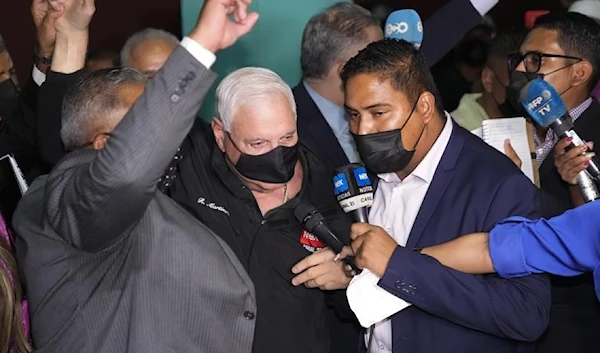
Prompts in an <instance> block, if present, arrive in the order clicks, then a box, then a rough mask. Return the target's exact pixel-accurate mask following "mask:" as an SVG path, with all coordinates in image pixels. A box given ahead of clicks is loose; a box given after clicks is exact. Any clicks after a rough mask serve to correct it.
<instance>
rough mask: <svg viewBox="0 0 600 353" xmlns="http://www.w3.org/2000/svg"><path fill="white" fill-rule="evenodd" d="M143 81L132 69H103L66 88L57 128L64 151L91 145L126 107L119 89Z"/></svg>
mask: <svg viewBox="0 0 600 353" xmlns="http://www.w3.org/2000/svg"><path fill="white" fill-rule="evenodd" d="M146 82H147V79H146V77H145V76H144V75H143V74H142V73H140V72H139V71H137V70H134V69H128V68H123V69H103V70H98V71H94V72H92V73H90V74H88V75H87V76H85V78H83V79H82V80H81V81H79V82H78V83H77V84H76V85H75V86H73V87H72V88H71V89H69V91H68V92H67V94H66V95H65V98H64V100H63V107H62V120H61V124H62V127H61V129H60V138H61V139H62V142H63V145H64V146H65V148H66V149H67V150H68V151H72V150H76V149H79V148H81V147H82V146H85V145H86V144H88V143H89V142H91V140H92V139H93V138H94V136H92V134H94V133H96V131H97V130H98V129H99V128H106V129H108V128H109V126H110V119H111V118H112V117H111V115H112V113H113V112H114V111H115V110H117V109H119V108H123V107H125V104H126V103H125V102H124V101H123V99H122V98H121V97H120V89H121V88H122V87H123V86H125V85H130V84H146ZM105 126H106V127H105ZM106 132H110V131H106Z"/></svg>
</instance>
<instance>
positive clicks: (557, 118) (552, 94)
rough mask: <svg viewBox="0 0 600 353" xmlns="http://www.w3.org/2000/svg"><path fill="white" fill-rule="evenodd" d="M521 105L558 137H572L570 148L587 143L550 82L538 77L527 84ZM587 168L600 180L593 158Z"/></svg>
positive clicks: (599, 170)
mask: <svg viewBox="0 0 600 353" xmlns="http://www.w3.org/2000/svg"><path fill="white" fill-rule="evenodd" d="M521 105H523V108H525V111H526V112H527V114H529V116H530V117H531V118H532V119H533V120H534V121H535V122H536V123H537V124H539V125H540V126H543V127H548V126H549V127H551V128H552V130H553V131H554V133H555V134H556V136H558V138H560V139H563V138H565V137H571V138H572V139H573V140H572V141H573V142H572V145H571V146H570V148H571V147H579V146H583V145H585V141H583V140H582V139H581V138H580V137H579V135H577V132H575V130H573V119H571V116H570V115H569V112H568V111H567V108H566V107H565V104H564V103H563V101H562V99H561V98H560V94H558V92H556V90H555V89H554V87H552V85H550V84H549V83H548V82H546V81H544V80H541V79H539V78H538V79H535V80H533V81H531V82H529V83H528V84H527V85H525V87H523V89H522V90H521ZM586 170H587V172H588V173H590V175H591V176H592V178H594V179H596V180H599V181H600V169H599V168H598V163H597V162H596V161H595V160H594V159H593V158H592V159H591V160H590V164H589V166H588V167H587V169H586Z"/></svg>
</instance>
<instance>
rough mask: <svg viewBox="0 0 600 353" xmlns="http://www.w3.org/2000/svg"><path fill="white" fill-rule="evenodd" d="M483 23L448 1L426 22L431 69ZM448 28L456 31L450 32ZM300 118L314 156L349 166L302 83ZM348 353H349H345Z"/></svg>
mask: <svg viewBox="0 0 600 353" xmlns="http://www.w3.org/2000/svg"><path fill="white" fill-rule="evenodd" d="M480 22H481V15H480V14H479V12H477V10H476V9H475V7H473V4H472V3H471V1H470V0H452V1H449V2H447V3H446V4H445V5H444V6H442V7H441V8H440V9H439V10H437V11H436V12H435V13H434V14H433V15H431V16H429V17H428V18H427V20H425V22H424V23H423V27H424V28H425V31H424V37H423V44H422V45H421V48H420V51H421V53H422V54H423V56H424V57H425V60H426V61H427V64H428V65H429V67H430V68H431V67H432V66H433V65H435V64H436V63H437V62H438V61H439V60H440V59H441V58H442V57H444V55H446V54H447V53H449V52H450V51H451V50H452V48H454V46H455V45H456V44H458V43H459V42H460V41H461V40H462V38H463V37H464V36H465V34H467V32H469V30H471V28H473V27H474V26H475V25H477V24H478V23H480ZM448 28H452V30H451V31H448ZM293 93H294V99H295V100H296V106H297V116H298V137H299V138H300V141H301V142H302V143H303V144H304V145H305V146H306V147H307V148H309V149H310V150H311V151H312V152H313V153H315V154H317V155H318V156H321V157H323V158H325V160H324V162H326V163H328V164H330V165H331V166H332V167H334V168H337V167H340V166H343V165H346V164H348V163H349V162H348V158H347V157H346V155H345V154H344V150H343V149H342V146H340V144H339V142H338V140H337V138H336V137H335V135H334V133H333V131H332V130H331V128H330V127H329V124H327V121H326V120H325V118H324V117H323V114H321V111H320V110H319V108H318V107H317V105H316V104H315V102H314V101H313V100H312V98H311V97H310V95H309V94H308V92H307V91H306V88H304V85H303V84H302V81H300V83H298V85H297V86H296V87H295V88H294V89H293ZM341 352H344V353H347V351H345V350H344V351H341Z"/></svg>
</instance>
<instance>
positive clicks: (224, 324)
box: [14, 0, 258, 353]
mask: <svg viewBox="0 0 600 353" xmlns="http://www.w3.org/2000/svg"><path fill="white" fill-rule="evenodd" d="M249 3H250V0H235V1H232V0H208V1H206V2H205V4H204V8H203V9H202V13H201V15H200V19H199V20H198V24H197V26H196V27H195V28H194V29H193V30H192V32H191V33H190V34H189V36H188V37H185V38H184V39H183V40H182V42H181V45H180V47H179V48H177V49H176V50H175V52H174V53H173V55H172V56H171V57H170V59H169V60H168V61H167V63H166V64H165V65H164V67H163V68H162V70H160V71H159V72H158V73H157V74H156V76H155V79H154V80H152V81H151V82H149V83H146V79H145V77H144V76H143V75H142V74H140V73H139V72H137V71H135V70H132V69H107V70H100V71H97V72H94V73H92V74H90V75H89V76H87V77H86V78H85V79H83V80H82V81H80V82H79V83H77V85H75V87H73V88H72V89H71V90H70V91H69V92H68V93H67V94H66V96H65V99H64V103H63V107H62V126H61V132H60V134H61V139H62V143H63V144H64V146H65V147H66V148H67V149H68V150H70V151H71V152H70V153H69V154H67V156H66V157H64V158H63V159H62V160H61V161H60V162H59V163H58V164H57V165H56V166H55V167H54V169H53V170H52V171H51V172H50V174H49V175H47V176H43V177H40V178H38V179H37V180H36V181H35V182H34V183H33V184H32V185H31V188H30V190H29V192H28V193H27V195H26V196H25V197H24V198H23V199H22V201H21V203H20V204H19V207H18V209H17V211H16V213H15V217H14V222H15V223H14V224H15V228H16V230H17V233H18V239H17V252H18V260H19V264H20V265H21V268H22V271H23V273H24V277H25V282H26V283H27V288H28V294H29V299H30V306H31V309H32V310H31V312H32V317H31V320H32V334H33V339H34V346H35V349H36V351H40V352H61V353H70V352H78V353H85V352H90V353H92V352H93V353H101V352H111V353H112V352H130V353H132V352H133V353H135V352H144V353H147V352H160V353H163V352H207V353H208V352H210V353H220V352H222V353H231V352H236V353H237V352H250V351H251V349H252V340H253V334H254V325H255V324H254V322H255V316H256V300H255V294H254V287H253V284H252V282H251V281H250V279H249V277H248V275H247V273H246V271H245V270H244V268H243V266H242V265H241V264H240V263H239V261H238V260H237V258H236V257H235V255H234V254H233V252H232V251H231V249H230V248H229V247H228V246H227V245H226V244H225V243H224V242H223V241H222V240H220V239H219V238H218V237H216V236H215V235H214V234H213V233H212V232H211V231H210V230H209V229H208V228H206V227H205V226H204V225H203V224H201V223H200V222H199V221H197V220H196V219H195V218H194V217H192V216H191V215H189V214H188V213H187V212H186V211H184V210H183V209H182V208H181V207H179V206H177V205H176V204H175V202H174V201H172V200H171V199H169V198H168V197H166V196H164V195H163V194H161V193H160V192H158V191H157V187H156V184H157V181H158V179H159V178H160V176H161V174H162V172H163V171H164V169H165V167H166V166H167V165H168V164H169V162H170V161H171V158H172V157H173V155H174V154H175V153H176V151H177V148H178V146H179V145H180V144H181V142H182V140H183V139H184V137H185V135H186V134H187V132H188V131H189V130H190V128H191V126H192V124H193V121H194V118H195V115H196V111H197V110H198V109H199V107H200V104H201V103H202V99H203V97H204V95H205V93H206V91H207V90H208V89H209V87H210V86H211V84H212V83H213V81H214V79H215V74H214V73H212V72H210V71H209V67H210V66H211V65H212V64H213V63H214V61H215V54H214V53H215V52H216V51H217V50H220V49H224V48H227V47H228V46H230V45H232V44H233V43H234V42H235V41H236V40H237V39H238V38H239V37H240V36H242V35H244V34H246V33H247V32H249V31H250V29H251V28H252V26H253V25H254V23H255V22H256V21H257V19H258V15H257V14H249V13H248V12H247V8H248V5H249ZM49 4H50V6H51V8H52V11H54V12H56V15H57V16H58V18H57V19H56V23H55V29H56V45H55V50H54V57H53V61H52V66H51V68H50V72H49V74H48V80H47V82H46V84H45V86H47V87H46V88H47V89H50V88H51V87H53V85H54V86H56V82H57V81H60V80H61V79H62V78H63V77H72V76H73V75H77V72H78V71H80V70H81V69H82V68H83V66H84V63H85V52H86V47H87V41H88V28H89V23H90V21H91V19H92V16H93V13H94V11H95V4H94V1H93V0H49ZM231 15H233V17H230V16H231ZM45 113H46V114H47V113H48V112H45Z"/></svg>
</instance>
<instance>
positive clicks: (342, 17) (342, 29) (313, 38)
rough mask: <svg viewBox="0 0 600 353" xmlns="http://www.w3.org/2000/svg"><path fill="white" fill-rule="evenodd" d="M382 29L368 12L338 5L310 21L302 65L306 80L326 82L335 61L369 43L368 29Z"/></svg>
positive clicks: (303, 42) (301, 60)
mask: <svg viewBox="0 0 600 353" xmlns="http://www.w3.org/2000/svg"><path fill="white" fill-rule="evenodd" d="M371 26H376V27H379V26H381V22H380V21H379V19H378V18H377V17H376V16H375V15H373V14H372V13H371V12H369V11H368V10H367V9H365V8H363V7H361V6H359V5H356V4H353V3H347V2H338V3H336V4H333V5H332V6H330V7H328V8H327V9H326V10H325V11H323V12H321V13H318V14H316V15H314V16H313V17H311V19H310V20H309V21H308V23H307V24H306V27H305V28H304V33H303V34H302V48H301V52H300V63H301V66H302V75H303V76H304V77H305V78H323V77H325V76H326V75H327V73H328V72H329V70H330V69H331V66H332V65H333V63H334V62H335V60H337V59H339V58H340V57H341V56H342V55H343V54H344V53H345V50H346V49H347V48H348V47H349V46H352V45H355V44H358V43H360V42H361V41H364V40H366V39H367V34H366V32H365V29H367V28H369V27H371Z"/></svg>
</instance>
